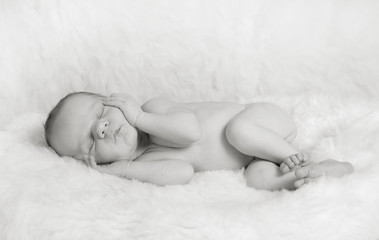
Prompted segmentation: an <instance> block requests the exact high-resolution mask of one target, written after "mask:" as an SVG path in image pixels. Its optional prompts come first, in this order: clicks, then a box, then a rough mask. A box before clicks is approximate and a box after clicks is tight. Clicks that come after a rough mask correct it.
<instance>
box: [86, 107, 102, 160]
mask: <svg viewBox="0 0 379 240" xmlns="http://www.w3.org/2000/svg"><path fill="white" fill-rule="evenodd" d="M104 108H105V107H104V105H103V107H102V110H101V113H100V115H98V117H97V118H96V120H99V119H100V118H101V117H102V116H103V114H104ZM103 133H104V131H103ZM90 139H91V144H90V148H89V151H88V152H89V154H91V152H92V151H93V149H94V147H95V139H94V137H93V134H92V131H91V137H90Z"/></svg>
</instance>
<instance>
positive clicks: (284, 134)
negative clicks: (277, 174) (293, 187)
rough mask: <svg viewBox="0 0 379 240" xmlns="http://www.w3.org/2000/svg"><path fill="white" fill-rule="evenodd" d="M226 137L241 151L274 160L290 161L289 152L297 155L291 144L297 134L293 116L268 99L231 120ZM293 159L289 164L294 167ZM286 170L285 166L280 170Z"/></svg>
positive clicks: (279, 162) (252, 105)
mask: <svg viewBox="0 0 379 240" xmlns="http://www.w3.org/2000/svg"><path fill="white" fill-rule="evenodd" d="M226 137H227V139H228V141H229V143H230V144H231V145H232V146H234V147H235V148H236V149H237V150H239V151H240V152H242V153H244V154H246V155H250V156H256V157H258V158H261V159H266V160H269V161H272V162H275V163H277V164H281V163H282V162H283V161H284V160H286V162H288V163H290V162H291V156H295V157H296V156H297V154H298V153H299V151H298V150H297V149H295V148H294V146H292V145H291V144H290V142H292V141H293V140H294V139H295V137H296V126H295V123H294V121H293V119H292V118H291V117H290V116H289V115H288V114H287V113H286V112H285V111H284V110H282V109H281V108H279V107H277V106H275V105H273V104H269V103H254V104H250V105H248V106H247V107H246V109H245V110H243V111H242V112H241V113H239V114H238V115H237V116H235V117H234V118H233V119H232V120H231V121H230V123H229V124H228V126H227V128H226ZM287 160H288V161H287ZM299 160H300V161H302V160H304V159H299ZM293 163H294V164H293V165H291V164H289V165H288V167H289V168H293V167H294V165H296V164H298V163H297V162H293ZM285 166H287V165H285ZM289 170H290V169H285V171H283V172H288V171H289Z"/></svg>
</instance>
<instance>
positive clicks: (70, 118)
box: [51, 94, 138, 163]
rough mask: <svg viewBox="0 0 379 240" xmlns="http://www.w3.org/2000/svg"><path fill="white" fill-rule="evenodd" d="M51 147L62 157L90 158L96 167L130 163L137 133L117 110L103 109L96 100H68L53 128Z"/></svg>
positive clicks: (83, 98) (84, 96)
mask: <svg viewBox="0 0 379 240" xmlns="http://www.w3.org/2000/svg"><path fill="white" fill-rule="evenodd" d="M51 144H52V146H53V147H54V148H55V150H56V151H57V152H58V153H59V154H61V155H65V156H71V157H75V158H80V156H81V155H84V154H90V155H92V156H94V157H95V160H96V162H97V163H108V162H114V161H118V160H121V159H132V158H133V154H134V153H135V151H136V149H137V146H138V132H137V130H136V129H135V128H134V127H132V126H131V125H130V124H129V122H128V121H127V120H126V119H125V117H124V115H123V114H122V112H121V111H120V110H119V109H118V108H114V107H109V106H104V105H103V104H102V100H101V99H100V97H97V96H90V95H85V94H80V95H76V96H72V97H71V98H69V99H67V102H66V103H65V104H64V106H63V107H62V109H61V112H60V114H59V115H58V119H57V121H56V123H55V125H54V132H53V134H52V136H51Z"/></svg>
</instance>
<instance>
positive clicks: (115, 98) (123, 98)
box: [103, 93, 143, 127]
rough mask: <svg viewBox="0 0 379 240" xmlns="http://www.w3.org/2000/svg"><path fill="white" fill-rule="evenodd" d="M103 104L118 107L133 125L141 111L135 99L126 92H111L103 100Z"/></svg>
mask: <svg viewBox="0 0 379 240" xmlns="http://www.w3.org/2000/svg"><path fill="white" fill-rule="evenodd" d="M103 104H104V105H105V106H111V107H116V108H118V109H120V110H121V112H122V113H123V114H124V117H125V118H126V120H127V121H128V122H129V123H130V125H132V126H133V127H135V126H136V121H137V118H138V115H139V114H141V113H143V111H142V109H141V106H140V105H139V104H138V103H137V101H136V100H135V99H134V98H132V97H131V96H129V95H127V94H122V93H113V94H112V95H111V96H110V97H109V98H106V99H104V100H103Z"/></svg>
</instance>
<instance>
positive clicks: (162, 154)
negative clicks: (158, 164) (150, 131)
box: [138, 147, 195, 162]
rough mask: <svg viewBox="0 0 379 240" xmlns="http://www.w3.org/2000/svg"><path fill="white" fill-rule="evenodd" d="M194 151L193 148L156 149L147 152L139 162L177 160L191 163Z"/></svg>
mask: <svg viewBox="0 0 379 240" xmlns="http://www.w3.org/2000/svg"><path fill="white" fill-rule="evenodd" d="M194 157H195V156H194V150H193V149H191V147H183V148H170V147H155V148H152V149H149V150H148V151H146V152H145V153H144V154H143V155H142V156H141V157H140V158H139V159H138V160H139V161H156V160H167V159H177V160H182V161H186V162H190V159H192V158H194Z"/></svg>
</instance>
